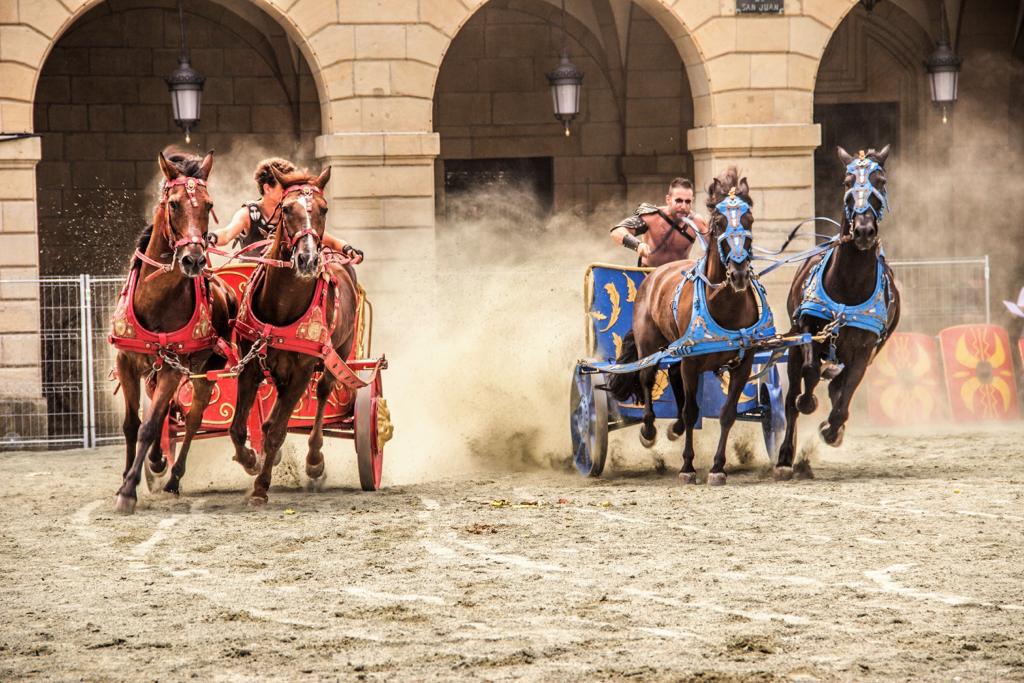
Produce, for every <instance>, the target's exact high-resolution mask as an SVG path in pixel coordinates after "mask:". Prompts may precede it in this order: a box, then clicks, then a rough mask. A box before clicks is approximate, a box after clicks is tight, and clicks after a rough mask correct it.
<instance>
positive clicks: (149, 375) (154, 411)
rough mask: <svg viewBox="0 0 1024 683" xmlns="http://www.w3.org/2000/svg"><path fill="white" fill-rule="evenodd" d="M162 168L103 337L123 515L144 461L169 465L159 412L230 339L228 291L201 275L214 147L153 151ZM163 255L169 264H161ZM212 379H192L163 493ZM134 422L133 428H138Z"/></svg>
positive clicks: (130, 508) (156, 466)
mask: <svg viewBox="0 0 1024 683" xmlns="http://www.w3.org/2000/svg"><path fill="white" fill-rule="evenodd" d="M159 163H160V170H161V171H162V172H163V176H164V180H163V189H162V193H161V199H160V202H159V204H158V205H157V207H156V210H155V211H154V213H153V224H152V225H150V226H149V227H148V228H147V229H146V230H145V231H144V232H143V233H142V235H141V236H140V237H139V241H138V245H137V249H136V254H135V257H134V258H133V259H132V263H131V267H130V269H129V274H128V282H127V284H126V285H125V288H124V290H122V296H121V300H120V301H119V303H118V307H117V310H116V311H115V313H114V318H113V321H112V322H113V329H112V332H111V338H110V339H111V343H113V344H114V345H115V346H116V347H117V348H118V349H119V351H118V354H117V359H116V367H117V375H118V379H119V380H120V382H121V387H122V388H123V394H124V405H125V416H124V423H123V430H124V437H125V446H126V459H125V469H124V474H123V478H124V481H123V482H122V484H121V488H120V489H119V490H118V492H117V505H116V508H117V510H118V511H119V512H123V513H131V512H134V510H135V504H136V500H137V494H136V488H137V486H138V483H139V478H140V476H141V474H142V467H143V464H144V458H145V456H146V455H147V454H149V465H150V469H151V470H152V471H153V472H154V473H157V474H159V473H162V472H163V471H164V469H165V468H166V467H167V462H166V460H165V459H164V457H163V453H162V452H161V449H160V432H161V428H162V426H163V423H164V420H165V419H166V418H167V413H168V410H169V407H170V405H171V401H172V400H173V399H174V396H175V394H176V393H177V390H178V387H179V386H180V385H181V383H182V381H184V380H185V379H186V378H187V377H188V374H190V373H193V372H205V371H207V370H209V369H215V368H218V367H223V366H224V362H225V361H224V358H223V357H222V356H220V355H217V354H215V353H214V345H215V343H216V340H217V338H218V337H219V338H220V339H224V338H226V337H228V336H229V335H230V324H229V320H230V319H231V318H232V317H234V313H235V307H236V302H235V297H234V294H233V293H232V292H231V290H230V289H229V288H228V287H226V286H224V285H223V284H222V283H220V282H218V281H217V280H213V279H210V280H206V279H204V276H205V273H206V263H207V261H206V245H207V229H208V226H209V219H210V212H211V210H212V209H213V202H212V201H210V195H209V193H208V192H207V189H206V180H207V179H208V178H209V177H210V171H211V169H212V167H213V152H210V153H209V154H207V155H206V156H205V157H203V158H200V157H198V156H193V155H190V154H180V153H175V154H170V155H169V157H165V156H164V154H162V153H161V154H160V157H159ZM168 257H170V261H169V262H168V261H165V260H164V259H167V258H168ZM144 378H145V380H146V382H147V385H146V388H147V391H148V392H150V394H151V403H150V405H149V407H148V409H147V411H146V415H145V418H144V419H143V420H141V421H140V420H139V400H140V397H141V392H140V381H141V380H142V379H144ZM212 389H213V385H212V383H211V382H208V381H206V380H203V379H196V380H194V394H195V402H194V403H193V404H192V408H191V409H190V411H189V414H188V417H187V419H186V426H187V429H186V433H185V438H184V440H183V443H182V448H181V454H180V455H179V456H178V459H177V460H176V461H175V463H174V467H173V469H172V472H171V476H170V478H169V480H168V481H167V484H166V486H165V490H166V491H170V492H172V493H178V485H179V481H180V479H181V477H182V475H183V474H184V473H185V460H186V457H187V455H188V449H189V446H190V444H191V441H192V437H193V436H194V435H195V433H196V431H197V430H198V428H199V424H200V420H201V417H202V413H203V410H204V409H205V408H206V406H207V404H208V403H209V400H210V394H211V392H212ZM140 426H141V429H140Z"/></svg>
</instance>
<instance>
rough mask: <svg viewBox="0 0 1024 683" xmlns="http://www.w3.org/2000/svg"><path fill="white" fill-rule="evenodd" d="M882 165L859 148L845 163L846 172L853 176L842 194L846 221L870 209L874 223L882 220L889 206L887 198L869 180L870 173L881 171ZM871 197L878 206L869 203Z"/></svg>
mask: <svg viewBox="0 0 1024 683" xmlns="http://www.w3.org/2000/svg"><path fill="white" fill-rule="evenodd" d="M882 170H883V168H882V165H881V164H880V163H878V162H877V161H875V160H874V159H871V158H869V157H868V156H867V155H866V154H865V153H864V150H861V151H860V152H859V153H858V155H857V158H856V159H854V160H853V161H851V162H850V163H848V164H847V165H846V174H847V175H852V176H853V185H852V186H851V187H850V189H848V190H847V191H846V192H845V194H843V211H844V212H845V213H846V220H847V222H848V223H853V219H854V216H856V215H858V214H862V213H867V212H868V211H870V212H871V213H872V215H873V216H874V217H875V223H881V222H882V216H883V214H885V211H886V209H888V208H889V200H888V198H887V197H886V193H885V192H882V191H881V190H879V189H878V188H877V187H875V186H874V184H872V182H871V175H872V174H873V173H875V171H882ZM851 197H852V198H853V206H852V207H851V206H850V199H851ZM871 197H875V198H877V199H878V201H879V203H880V205H881V206H880V208H878V209H876V208H875V207H874V205H873V204H872V203H871V201H870V199H871Z"/></svg>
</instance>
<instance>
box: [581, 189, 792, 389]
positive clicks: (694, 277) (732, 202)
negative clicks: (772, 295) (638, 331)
mask: <svg viewBox="0 0 1024 683" xmlns="http://www.w3.org/2000/svg"><path fill="white" fill-rule="evenodd" d="M715 208H717V209H718V212H719V213H721V214H722V215H724V216H725V217H726V220H727V227H726V229H725V231H724V232H723V233H722V235H720V236H719V237H718V258H719V259H720V260H721V262H722V264H723V265H725V264H727V263H728V261H730V260H731V261H735V262H736V263H742V262H743V261H744V260H746V259H747V258H749V257H750V254H749V252H748V250H747V247H746V240H747V238H749V237H750V236H751V233H750V231H749V230H746V229H744V228H743V226H742V225H741V224H740V219H741V218H742V217H743V214H745V213H747V212H748V211H750V205H749V204H747V203H746V202H745V201H743V200H742V199H740V198H739V197H737V196H735V194H734V193H730V194H729V196H728V197H727V198H725V199H723V200H722V201H721V202H719V203H718V204H717V205H716V207H715ZM697 235H698V236H699V235H700V232H699V231H698V232H697ZM702 241H703V240H702ZM723 242H725V243H726V244H728V245H729V254H728V256H724V255H723V253H724V251H723V249H722V243H723ZM706 262H707V254H706V253H705V255H704V256H702V257H701V258H700V260H699V261H697V263H695V264H694V266H693V267H692V268H690V270H688V271H686V273H685V274H684V275H683V279H682V280H680V281H679V284H678V285H677V286H676V291H675V296H673V298H672V316H673V318H674V319H675V318H678V317H679V299H680V297H681V296H682V293H683V285H684V284H685V283H686V282H687V281H690V282H692V283H693V308H692V310H691V314H690V324H689V325H687V327H686V332H685V333H683V335H682V336H681V337H680V338H679V339H677V340H675V341H674V342H672V343H671V344H669V345H668V346H666V347H665V348H664V349H662V350H661V351H658V352H656V353H653V354H651V355H650V356H647V357H646V358H641V359H640V360H638V361H634V362H632V363H587V364H584V365H583V366H582V367H583V369H584V371H585V372H598V371H600V372H607V373H610V374H622V373H628V372H636V371H638V370H642V369H644V368H649V367H651V366H653V365H658V364H660V363H662V362H665V363H667V364H672V363H675V362H678V360H679V359H681V358H686V357H688V356H697V355H705V354H710V353H720V352H723V351H738V352H739V355H738V358H737V359H736V361H735V362H738V361H741V360H743V358H744V357H745V356H746V352H747V351H748V350H749V349H760V348H764V347H766V346H771V348H773V349H776V348H782V347H784V346H794V345H799V344H809V343H810V341H811V335H809V334H803V335H798V336H797V337H794V338H792V339H786V340H783V339H781V338H780V337H779V336H778V335H777V334H776V332H775V322H774V319H773V318H772V311H771V308H769V306H768V295H767V293H766V292H765V289H764V286H763V285H762V284H761V282H760V281H759V280H758V279H757V276H756V275H753V274H752V277H751V285H752V286H753V287H754V291H755V292H756V293H757V299H758V305H759V306H760V307H761V315H760V317H759V318H758V320H757V322H755V323H754V324H753V325H751V326H750V327H744V328H742V329H739V330H729V329H726V328H724V327H722V326H721V325H719V324H718V322H717V321H715V319H714V318H713V317H712V316H711V310H710V309H709V307H708V294H707V290H708V287H709V286H711V283H710V282H708V280H707V277H705V275H704V272H703V271H704V266H705V264H706ZM722 286H724V285H722ZM727 367H728V366H727Z"/></svg>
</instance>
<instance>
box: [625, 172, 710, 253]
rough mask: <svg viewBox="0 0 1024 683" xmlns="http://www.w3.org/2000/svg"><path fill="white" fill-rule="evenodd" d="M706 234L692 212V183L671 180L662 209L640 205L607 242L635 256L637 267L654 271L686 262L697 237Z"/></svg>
mask: <svg viewBox="0 0 1024 683" xmlns="http://www.w3.org/2000/svg"><path fill="white" fill-rule="evenodd" d="M707 230H708V226H707V221H706V220H704V218H702V217H701V216H699V215H698V214H696V213H695V212H694V211H693V183H691V182H690V181H689V180H687V179H686V178H675V179H674V180H673V181H672V182H671V183H669V186H668V194H666V195H665V206H654V205H653V204H648V203H646V202H645V203H643V204H641V205H640V206H638V207H637V209H636V212H634V214H633V215H632V216H630V217H629V218H626V219H624V220H622V221H620V222H619V223H617V224H616V225H615V227H613V228H612V230H611V238H612V239H613V240H614V241H615V242H617V243H618V244H621V245H622V246H624V247H625V248H627V249H630V250H632V251H635V252H636V253H637V265H639V266H645V267H646V266H650V267H657V266H660V265H664V264H666V263H670V262H672V261H682V260H684V259H687V258H689V256H690V248H691V247H692V246H693V243H694V242H695V241H696V239H697V233H698V232H700V233H701V234H706V233H707Z"/></svg>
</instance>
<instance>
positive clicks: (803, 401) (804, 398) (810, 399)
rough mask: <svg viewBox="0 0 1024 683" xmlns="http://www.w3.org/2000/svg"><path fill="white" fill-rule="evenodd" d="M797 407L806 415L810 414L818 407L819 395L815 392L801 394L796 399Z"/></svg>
mask: <svg viewBox="0 0 1024 683" xmlns="http://www.w3.org/2000/svg"><path fill="white" fill-rule="evenodd" d="M796 409H797V410H799V411H800V412H801V413H803V414H804V415H810V414H811V413H813V412H814V411H815V410H817V409H818V397H817V396H815V395H814V394H811V395H810V396H808V395H807V394H801V395H800V396H798V397H797V399H796Z"/></svg>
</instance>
